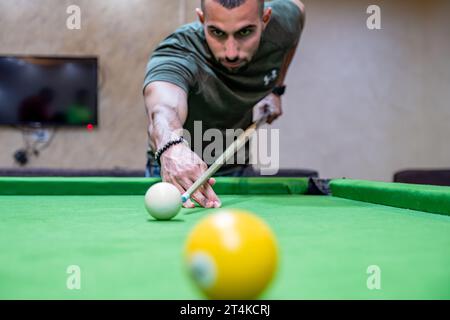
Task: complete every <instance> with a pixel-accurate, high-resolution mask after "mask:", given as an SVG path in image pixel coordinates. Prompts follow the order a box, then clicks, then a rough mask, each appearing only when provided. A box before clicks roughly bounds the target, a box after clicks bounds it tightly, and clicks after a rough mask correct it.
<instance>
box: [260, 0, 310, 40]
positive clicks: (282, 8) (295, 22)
mask: <svg viewBox="0 0 450 320" xmlns="http://www.w3.org/2000/svg"><path fill="white" fill-rule="evenodd" d="M265 6H266V7H271V8H272V17H271V21H270V22H269V28H270V33H271V35H270V38H271V39H276V41H278V44H279V45H280V46H282V47H284V48H291V47H293V46H294V45H295V44H296V43H297V42H298V41H299V38H300V35H301V34H302V31H303V27H304V25H305V13H304V12H302V11H301V10H300V8H299V7H298V6H297V5H296V4H295V3H294V2H293V1H291V0H274V1H269V2H266V4H265ZM281 35H282V36H281Z"/></svg>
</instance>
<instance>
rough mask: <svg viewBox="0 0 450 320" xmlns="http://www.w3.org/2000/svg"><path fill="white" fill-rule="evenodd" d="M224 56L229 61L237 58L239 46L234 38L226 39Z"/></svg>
mask: <svg viewBox="0 0 450 320" xmlns="http://www.w3.org/2000/svg"><path fill="white" fill-rule="evenodd" d="M225 58H226V59H227V60H228V61H230V62H233V61H235V60H237V59H238V58H239V48H238V45H237V43H236V41H234V39H230V40H228V41H227V43H226V44H225Z"/></svg>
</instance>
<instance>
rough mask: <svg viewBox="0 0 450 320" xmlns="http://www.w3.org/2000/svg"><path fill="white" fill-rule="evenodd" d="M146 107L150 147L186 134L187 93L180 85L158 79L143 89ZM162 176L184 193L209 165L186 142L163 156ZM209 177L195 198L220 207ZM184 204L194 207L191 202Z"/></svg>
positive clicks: (156, 147) (209, 205) (203, 202)
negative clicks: (184, 129)
mask: <svg viewBox="0 0 450 320" xmlns="http://www.w3.org/2000/svg"><path fill="white" fill-rule="evenodd" d="M144 99H145V107H146V111H147V116H148V123H149V125H148V135H149V140H150V147H151V148H152V150H153V151H154V152H156V150H159V149H160V148H162V147H163V146H164V145H165V144H166V143H167V142H169V141H171V140H174V139H177V138H179V137H180V136H182V134H183V124H184V122H185V121H186V117H187V109H188V106H187V94H186V92H185V91H184V90H183V89H181V88H180V87H178V86H176V85H174V84H171V83H168V82H163V81H155V82H152V83H150V84H149V85H147V87H146V88H145V90H144ZM160 162H161V178H162V179H163V181H166V182H170V183H172V184H173V185H175V186H176V187H177V188H178V190H179V191H180V193H181V194H183V193H184V192H185V191H186V190H187V189H188V188H189V187H190V186H191V185H192V184H193V183H194V181H195V180H197V179H198V177H200V176H201V175H202V173H203V172H204V171H206V169H207V165H206V164H205V163H204V162H203V161H202V160H201V159H200V158H199V157H198V156H197V155H196V154H195V153H194V152H192V150H191V149H190V148H189V147H188V146H186V145H185V144H177V145H173V146H171V147H170V148H169V149H167V150H166V151H165V152H164V153H163V154H162V155H161V158H160ZM213 184H214V179H210V181H209V183H208V184H206V185H205V187H204V188H201V189H199V191H197V192H196V193H194V194H193V195H192V198H193V199H194V200H195V201H197V202H198V203H199V204H200V205H201V206H203V207H219V206H220V201H219V199H218V197H217V195H216V194H215V193H214V191H213V189H212V187H211V185H213ZM184 206H185V207H194V204H193V203H192V202H191V201H189V200H188V201H186V202H185V203H184Z"/></svg>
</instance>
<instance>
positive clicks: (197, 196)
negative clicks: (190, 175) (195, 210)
mask: <svg viewBox="0 0 450 320" xmlns="http://www.w3.org/2000/svg"><path fill="white" fill-rule="evenodd" d="M180 184H181V185H182V186H183V188H185V189H186V190H187V189H189V187H190V186H191V185H192V184H193V182H192V181H190V180H189V179H187V178H185V179H182V180H181V181H180ZM191 197H192V199H194V200H195V201H196V202H197V203H198V204H199V205H201V206H202V207H205V208H211V207H212V206H213V204H212V203H211V204H210V203H208V199H207V198H206V197H205V196H204V195H203V194H202V192H201V191H200V190H197V191H196V192H194V193H193V194H192V195H191Z"/></svg>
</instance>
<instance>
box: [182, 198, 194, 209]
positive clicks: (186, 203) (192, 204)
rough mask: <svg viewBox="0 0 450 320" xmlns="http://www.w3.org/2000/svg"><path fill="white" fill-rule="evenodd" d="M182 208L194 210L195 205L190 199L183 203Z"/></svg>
mask: <svg viewBox="0 0 450 320" xmlns="http://www.w3.org/2000/svg"><path fill="white" fill-rule="evenodd" d="M183 207H185V208H195V204H194V203H193V202H192V201H191V199H187V200H186V202H185V203H183Z"/></svg>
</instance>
